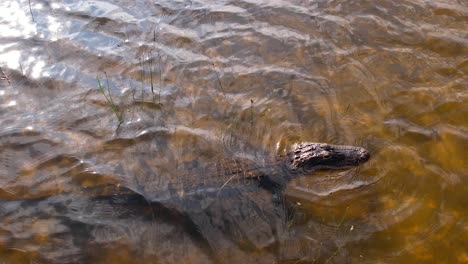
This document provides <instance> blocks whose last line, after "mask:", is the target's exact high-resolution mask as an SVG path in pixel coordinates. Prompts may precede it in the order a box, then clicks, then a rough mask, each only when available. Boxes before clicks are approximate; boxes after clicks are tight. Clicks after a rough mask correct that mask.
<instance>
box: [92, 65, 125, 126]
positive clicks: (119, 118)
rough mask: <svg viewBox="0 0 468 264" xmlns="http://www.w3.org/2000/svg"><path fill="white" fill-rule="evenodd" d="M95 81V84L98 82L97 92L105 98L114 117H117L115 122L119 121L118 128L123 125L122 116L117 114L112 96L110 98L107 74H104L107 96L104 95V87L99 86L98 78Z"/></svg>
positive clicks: (117, 109) (117, 110)
mask: <svg viewBox="0 0 468 264" xmlns="http://www.w3.org/2000/svg"><path fill="white" fill-rule="evenodd" d="M96 79H97V82H98V87H99V91H101V93H102V94H103V95H104V97H105V98H106V101H107V103H108V104H109V106H110V107H111V109H112V112H114V114H115V116H116V117H117V120H119V126H120V125H121V124H122V123H123V118H122V115H121V114H119V108H118V107H117V105H115V104H114V101H113V100H112V96H111V93H110V88H109V80H108V79H107V74H106V79H107V80H106V82H107V92H108V93H109V95H108V96H107V95H106V91H105V90H104V86H103V85H102V84H101V80H99V78H98V77H96Z"/></svg>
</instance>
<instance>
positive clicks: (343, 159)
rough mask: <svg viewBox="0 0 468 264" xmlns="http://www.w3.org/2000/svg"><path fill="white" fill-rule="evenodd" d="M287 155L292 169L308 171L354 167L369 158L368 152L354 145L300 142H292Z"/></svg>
mask: <svg viewBox="0 0 468 264" xmlns="http://www.w3.org/2000/svg"><path fill="white" fill-rule="evenodd" d="M287 157H288V163H289V164H288V165H289V168H290V169H291V170H292V171H301V172H310V171H315V170H319V169H341V168H349V167H354V166H357V165H359V164H362V163H364V162H366V161H367V160H369V157H370V154H369V151H367V150H366V149H365V148H361V147H356V146H344V145H331V144H326V143H314V142H302V143H299V144H294V145H293V146H292V148H291V150H290V151H289V152H288V154H287Z"/></svg>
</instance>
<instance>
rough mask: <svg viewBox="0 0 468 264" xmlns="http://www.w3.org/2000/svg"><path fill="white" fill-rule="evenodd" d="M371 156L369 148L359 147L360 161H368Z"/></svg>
mask: <svg viewBox="0 0 468 264" xmlns="http://www.w3.org/2000/svg"><path fill="white" fill-rule="evenodd" d="M369 158H370V153H369V151H368V150H367V149H365V148H360V149H359V162H360V163H364V162H366V161H368V160H369Z"/></svg>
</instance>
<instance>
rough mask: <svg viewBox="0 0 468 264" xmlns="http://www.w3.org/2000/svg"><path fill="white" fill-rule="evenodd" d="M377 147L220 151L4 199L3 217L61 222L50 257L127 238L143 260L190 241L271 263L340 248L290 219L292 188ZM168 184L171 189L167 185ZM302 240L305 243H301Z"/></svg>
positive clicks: (191, 247) (191, 245)
mask: <svg viewBox="0 0 468 264" xmlns="http://www.w3.org/2000/svg"><path fill="white" fill-rule="evenodd" d="M369 157H370V154H369V152H368V151H367V150H366V149H364V148H361V147H354V146H339V145H331V144H325V143H310V142H306V143H298V144H294V145H293V146H292V148H291V149H290V151H288V152H287V153H286V154H284V155H279V156H277V157H275V158H272V159H270V160H268V159H265V160H263V161H261V162H257V163H255V162H253V161H251V160H246V159H232V160H222V161H218V162H215V163H212V164H210V165H208V166H204V167H203V168H197V171H198V173H195V172H193V171H189V172H187V174H184V175H182V176H178V177H177V178H174V179H172V180H170V181H168V182H166V183H165V184H164V186H163V187H162V188H161V186H160V185H159V186H158V184H161V183H160V182H154V183H153V184H149V183H148V182H146V181H145V182H135V181H134V182H132V181H129V180H127V181H126V180H122V182H121V183H120V184H109V185H104V186H100V187H93V188H85V189H83V190H82V192H81V193H73V194H71V193H69V194H60V195H55V196H50V197H47V198H41V199H32V200H22V201H11V202H2V203H0V217H2V219H5V220H4V222H5V223H22V222H24V223H28V222H29V221H30V220H29V219H31V218H34V219H36V220H34V221H38V220H40V219H45V220H47V221H52V223H58V224H57V225H56V226H57V231H55V232H56V233H53V232H54V230H55V229H54V228H52V227H51V228H52V229H51V232H52V233H51V234H50V236H51V237H50V238H49V239H48V242H47V244H45V245H44V246H41V250H40V252H41V254H40V257H41V258H39V260H41V261H42V262H47V263H89V262H95V261H94V260H96V255H97V256H99V255H100V249H99V248H110V249H111V248H112V246H113V245H120V244H121V243H124V244H125V246H126V247H128V248H129V250H133V251H134V252H135V254H137V255H140V256H145V257H144V258H143V260H141V261H140V262H147V260H148V258H149V259H153V258H155V256H156V259H157V260H158V263H176V262H185V261H186V259H185V257H184V253H183V252H186V251H187V250H188V251H190V252H192V253H186V254H195V256H196V258H197V259H200V261H201V262H202V263H227V262H241V263H252V262H256V263H272V262H281V261H289V260H300V259H306V258H308V257H309V258H311V259H312V258H313V259H314V262H315V259H316V258H317V259H318V260H320V259H321V260H327V259H328V258H330V257H333V256H334V255H335V254H336V250H337V249H336V246H335V244H332V245H331V246H327V247H325V246H324V245H325V243H326V241H323V240H327V239H328V238H323V237H316V238H314V239H315V240H311V239H310V237H308V236H307V237H306V238H305V239H302V238H301V236H300V235H298V234H297V232H292V231H291V229H290V227H285V223H286V222H287V221H288V220H287V219H288V215H287V210H285V207H283V206H282V204H281V203H282V195H281V194H282V193H283V190H284V188H285V187H286V185H287V183H288V181H290V180H291V179H294V178H296V177H300V176H304V175H309V174H311V173H312V172H313V171H316V170H323V169H342V168H350V167H354V166H357V165H359V164H362V163H364V162H366V161H367V160H368V159H369ZM155 187H157V188H155ZM163 189H165V190H166V192H162V193H161V192H160V191H159V190H163ZM15 208H21V210H17V209H15ZM11 228H16V227H15V225H12V227H11ZM2 229H6V230H9V229H10V227H9V225H5V226H3V227H1V228H0V231H1V230H2ZM31 232H32V233H34V229H32V231H31ZM317 241H320V242H317ZM96 243H98V244H101V245H102V246H97V247H96V246H95V245H96ZM298 244H299V245H301V248H306V250H305V251H304V250H302V251H301V250H299V249H298V248H299V247H297V246H294V245H298ZM168 248H169V249H168ZM94 249H95V250H94ZM165 250H166V251H165ZM167 250H169V251H167ZM168 252H170V254H169V255H167V253H168ZM304 252H306V253H304ZM93 254H94V255H93ZM304 254H308V255H304ZM168 256H169V257H170V258H169V259H166V258H168ZM145 258H146V260H145ZM204 258H206V259H205V260H202V259H204ZM136 262H138V261H136Z"/></svg>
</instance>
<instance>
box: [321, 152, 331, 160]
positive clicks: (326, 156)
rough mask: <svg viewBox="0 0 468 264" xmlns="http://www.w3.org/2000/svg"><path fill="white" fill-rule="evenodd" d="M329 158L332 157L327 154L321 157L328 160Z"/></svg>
mask: <svg viewBox="0 0 468 264" xmlns="http://www.w3.org/2000/svg"><path fill="white" fill-rule="evenodd" d="M331 157H332V155H331V154H330V153H327V154H325V155H323V158H324V159H329V158H331Z"/></svg>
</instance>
